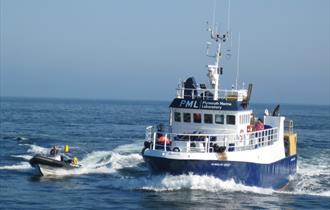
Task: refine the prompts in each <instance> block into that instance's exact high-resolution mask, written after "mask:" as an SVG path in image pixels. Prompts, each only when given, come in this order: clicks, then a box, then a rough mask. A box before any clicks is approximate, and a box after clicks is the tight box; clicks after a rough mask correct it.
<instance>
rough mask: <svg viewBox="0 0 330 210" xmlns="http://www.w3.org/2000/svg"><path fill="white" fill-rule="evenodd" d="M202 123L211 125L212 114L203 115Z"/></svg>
mask: <svg viewBox="0 0 330 210" xmlns="http://www.w3.org/2000/svg"><path fill="white" fill-rule="evenodd" d="M204 123H207V124H212V123H213V115H212V114H204Z"/></svg>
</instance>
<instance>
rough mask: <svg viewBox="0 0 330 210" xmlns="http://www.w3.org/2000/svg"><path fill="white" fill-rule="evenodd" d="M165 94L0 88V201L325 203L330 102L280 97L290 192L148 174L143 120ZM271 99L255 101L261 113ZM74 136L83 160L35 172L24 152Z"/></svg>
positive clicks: (65, 204) (56, 204)
mask: <svg viewBox="0 0 330 210" xmlns="http://www.w3.org/2000/svg"><path fill="white" fill-rule="evenodd" d="M168 104H169V102H152V101H112V100H68V99H67V100H61V99H27V98H1V101H0V120H1V124H0V125H1V128H0V209H79V208H83V209H105V208H107V209H241V208H251V209H255V208H256V209H269V208H275V209H283V208H285V209H329V208H330V183H329V181H330V140H329V138H330V107H329V106H316V105H281V114H283V115H285V116H286V117H287V118H288V119H292V120H294V123H295V124H294V125H295V127H294V130H295V131H296V132H297V133H298V172H297V174H296V175H295V176H293V177H291V181H290V184H289V188H288V190H287V191H285V192H277V191H274V190H272V189H263V188H257V187H247V186H244V185H241V184H236V183H235V182H233V181H232V180H229V181H221V180H219V179H217V178H214V177H212V176H197V175H194V174H188V175H179V176H172V175H168V174H163V175H151V174H150V172H149V170H148V168H147V166H146V165H145V163H144V162H143V159H142V156H141V154H140V152H141V149H142V147H143V142H144V136H145V127H146V126H148V125H155V124H158V123H163V124H166V123H167V121H168ZM274 107H275V106H274V105H271V104H256V105H253V106H252V108H253V109H254V110H255V111H256V112H257V113H258V114H260V115H262V114H263V111H264V109H265V108H268V109H269V110H271V109H272V108H274ZM65 144H69V147H70V150H71V153H72V154H74V155H76V156H77V157H79V160H80V164H81V165H82V166H83V167H82V168H79V169H75V170H72V171H70V172H66V171H59V172H58V174H56V176H52V177H39V176H37V175H36V172H35V170H34V169H33V168H32V167H31V166H30V165H29V163H28V160H29V159H30V158H31V157H32V156H33V155H35V154H47V153H49V150H50V148H51V147H52V146H53V145H58V146H59V147H61V148H63V146H64V145H65Z"/></svg>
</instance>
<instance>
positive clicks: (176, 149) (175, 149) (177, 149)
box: [172, 147, 180, 152]
mask: <svg viewBox="0 0 330 210" xmlns="http://www.w3.org/2000/svg"><path fill="white" fill-rule="evenodd" d="M172 151H173V152H180V149H179V147H174V148H173V150H172Z"/></svg>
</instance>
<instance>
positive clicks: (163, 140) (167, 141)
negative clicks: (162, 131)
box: [157, 136, 171, 144]
mask: <svg viewBox="0 0 330 210" xmlns="http://www.w3.org/2000/svg"><path fill="white" fill-rule="evenodd" d="M164 143H165V144H170V143H171V140H170V139H169V138H167V137H166V136H160V137H159V138H158V139H157V144H164Z"/></svg>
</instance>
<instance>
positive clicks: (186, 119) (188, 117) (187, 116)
mask: <svg viewBox="0 0 330 210" xmlns="http://www.w3.org/2000/svg"><path fill="white" fill-rule="evenodd" d="M183 122H188V123H190V122H191V115H190V113H183Z"/></svg>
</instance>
